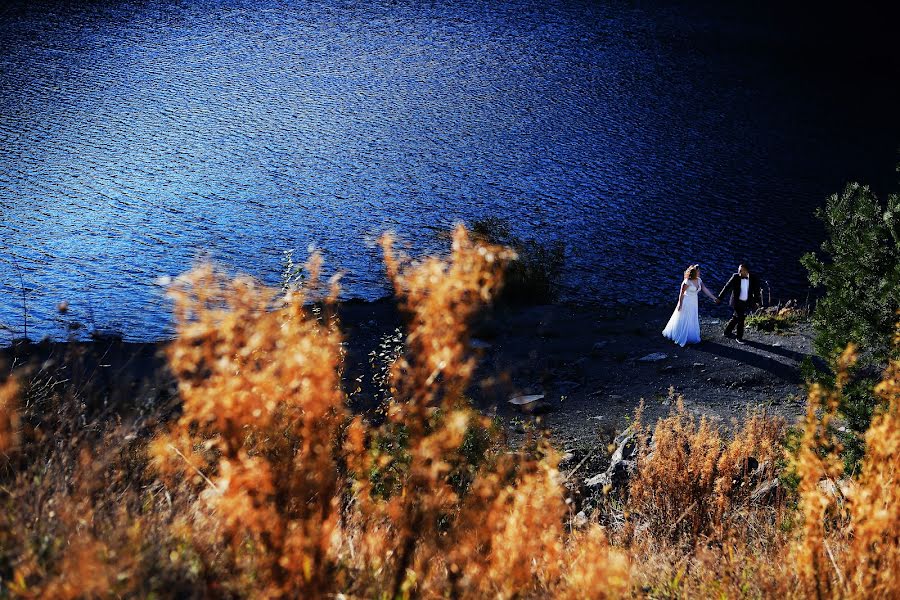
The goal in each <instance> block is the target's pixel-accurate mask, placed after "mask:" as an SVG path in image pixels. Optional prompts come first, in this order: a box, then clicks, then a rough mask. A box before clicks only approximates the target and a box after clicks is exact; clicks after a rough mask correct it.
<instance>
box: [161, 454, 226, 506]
mask: <svg viewBox="0 0 900 600" xmlns="http://www.w3.org/2000/svg"><path fill="white" fill-rule="evenodd" d="M169 448H171V449H172V450H174V451H175V454H177V455H178V456H180V457H181V458H182V459H183V460H184V462H185V463H187V465H188V466H189V467H190V468H192V469H193V470H195V471H196V472H197V475H199V476H200V477H202V478H203V481H205V482H206V483H207V485H209V487H210V488H212V490H213V491H214V492H215V493H217V494H219V495H220V496H221V495H222V490H220V489H219V488H217V487H216V484H214V483H213V482H212V481H210V479H209V477H207V476H206V475H204V474H203V471H201V470H200V469H198V468H197V467H195V466H194V464H193V463H192V462H191V461H189V460H188V458H187V456H185V455H184V454H182V453H181V450H179V449H178V448H176V447H175V446H173V445H172V444H169Z"/></svg>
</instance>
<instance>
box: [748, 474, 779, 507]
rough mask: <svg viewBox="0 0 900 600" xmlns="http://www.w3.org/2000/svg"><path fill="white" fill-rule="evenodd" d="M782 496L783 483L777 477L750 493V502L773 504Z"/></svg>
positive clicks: (761, 484) (764, 482)
mask: <svg viewBox="0 0 900 600" xmlns="http://www.w3.org/2000/svg"><path fill="white" fill-rule="evenodd" d="M780 495H781V482H779V481H778V478H777V477H774V478H772V479H770V480H768V481H763V482H762V483H760V484H759V485H758V486H756V489H754V490H753V491H752V492H750V502H752V503H754V504H772V503H773V502H775V501H776V500H778V497H779V496H780Z"/></svg>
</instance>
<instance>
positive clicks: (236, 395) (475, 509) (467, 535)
mask: <svg viewBox="0 0 900 600" xmlns="http://www.w3.org/2000/svg"><path fill="white" fill-rule="evenodd" d="M384 250H385V259H386V263H387V266H388V274H389V276H390V279H391V281H392V283H393V285H394V289H395V292H396V295H397V297H398V299H399V301H400V305H401V307H402V308H403V310H404V313H405V315H406V318H407V325H408V327H407V336H406V339H405V343H404V352H403V353H401V354H400V355H399V357H398V358H397V360H396V361H395V363H394V364H393V365H392V367H391V369H390V382H389V386H390V388H391V389H390V390H389V391H390V393H389V394H387V395H388V397H389V401H388V404H387V406H386V407H385V409H386V415H387V418H386V419H385V420H384V422H383V423H380V424H377V425H376V424H373V423H370V422H368V421H367V420H366V419H364V418H363V417H362V416H359V415H357V416H354V415H353V414H351V413H350V412H349V410H348V409H347V406H348V402H347V397H346V394H345V392H344V390H342V389H341V372H342V368H343V356H344V350H343V346H342V342H343V337H342V335H341V332H340V327H339V323H338V322H337V319H336V318H335V316H334V313H333V310H332V308H333V303H334V298H335V297H336V293H335V292H336V287H335V285H334V283H332V285H330V286H320V284H319V281H318V276H317V275H318V268H319V259H318V258H315V257H314V258H313V259H312V260H311V262H310V265H309V268H310V277H309V278H308V279H307V281H308V282H309V283H308V284H307V285H306V286H304V287H303V288H302V289H291V290H289V291H288V293H287V295H286V296H278V295H277V294H276V293H275V292H273V291H271V290H267V289H265V288H263V287H261V286H260V285H258V284H257V283H256V282H254V281H253V280H250V279H247V278H238V279H235V280H231V279H229V278H227V277H224V276H223V275H222V274H220V273H218V272H216V271H215V270H214V269H212V268H210V267H200V268H198V269H196V270H194V271H193V272H191V273H189V274H187V275H185V276H184V277H182V278H180V279H179V280H178V281H177V282H176V284H175V285H174V286H173V288H172V294H173V298H174V300H175V315H176V321H177V326H178V337H177V339H176V340H175V341H173V342H172V344H171V345H170V346H169V348H168V357H169V364H170V367H171V369H172V372H173V374H174V375H175V376H176V377H177V380H178V407H177V410H176V412H175V414H174V415H173V414H169V413H167V412H166V411H164V410H160V411H159V412H158V413H157V414H150V415H141V416H139V417H137V418H134V419H132V420H130V421H129V420H121V421H120V420H116V419H113V420H110V419H108V418H107V417H104V418H100V417H98V416H91V415H89V414H88V413H87V412H85V410H84V402H83V399H82V398H79V397H78V396H77V394H76V393H74V392H72V391H67V390H65V389H56V388H53V390H55V391H51V392H46V393H45V394H44V396H42V397H41V399H40V402H37V403H36V402H35V399H34V397H33V396H34V394H35V393H36V392H35V390H40V389H50V388H46V386H44V387H41V386H40V385H36V384H35V383H34V381H32V382H31V383H29V382H26V381H25V380H22V379H20V381H19V383H18V384H17V383H15V382H14V379H13V378H9V380H8V381H7V382H6V383H4V384H2V385H0V451H2V452H3V456H4V459H5V462H4V464H3V470H2V472H0V499H2V503H0V506H2V512H0V597H24V598H106V597H148V596H154V597H193V598H207V597H215V598H219V597H226V598H296V597H303V598H324V597H329V598H333V597H343V598H385V599H393V598H437V597H440V598H447V597H451V598H484V597H490V598H544V597H558V598H619V597H653V598H692V597H696V598H706V597H722V598H737V597H753V598H763V597H786V598H803V597H819V598H838V597H854V598H892V597H898V596H900V588H898V583H897V573H898V570H900V539H898V536H900V522H898V521H900V517H898V511H897V510H896V507H897V502H898V500H900V497H898V496H900V480H898V477H897V475H898V466H900V465H898V460H900V459H898V456H900V452H898V451H900V421H898V419H900V414H898V410H900V384H898V381H897V378H898V369H900V366H898V364H896V363H894V364H891V366H890V368H889V369H888V370H887V372H886V373H885V377H884V380H883V382H882V383H881V384H880V385H879V387H878V393H879V394H880V397H881V398H883V400H884V402H885V406H886V408H885V410H884V411H883V413H881V414H880V415H879V416H878V417H877V418H876V419H875V420H874V421H873V424H872V427H871V429H870V431H869V433H868V434H867V437H866V445H867V454H866V457H865V459H864V462H863V466H862V469H861V471H860V472H859V474H858V476H857V477H856V478H855V479H854V480H849V479H846V478H845V479H843V480H842V479H841V477H842V473H841V463H840V460H839V456H838V452H839V450H840V448H839V445H838V443H837V440H836V438H835V436H834V435H833V432H832V429H833V426H834V419H835V418H836V410H837V406H838V401H839V399H840V388H841V385H842V384H843V383H844V381H845V380H846V369H847V367H849V365H850V364H851V363H852V361H853V356H854V352H853V350H852V349H850V350H848V352H847V353H845V355H844V357H843V359H842V363H841V369H840V370H839V375H838V385H837V387H836V389H834V390H826V389H823V388H820V387H814V388H812V389H811V392H810V403H809V411H808V413H807V416H806V419H805V422H804V424H803V435H802V439H801V443H800V449H799V451H798V452H797V453H796V455H795V456H794V457H793V467H792V468H793V470H794V472H796V474H797V475H798V476H799V480H800V484H799V488H798V490H797V492H796V494H795V495H793V496H792V495H791V494H793V492H792V491H791V490H790V489H788V490H786V491H785V490H784V489H782V492H781V494H780V495H776V497H775V498H774V499H772V498H766V499H763V500H754V499H753V498H752V496H751V493H752V491H753V489H754V487H755V486H756V485H757V484H758V483H760V482H770V483H771V482H772V481H773V480H774V479H775V478H776V477H778V476H779V474H780V468H781V465H783V464H785V462H786V461H787V459H788V458H789V457H787V456H786V455H785V454H784V450H783V439H782V436H783V424H782V423H781V422H779V421H778V420H774V419H770V418H767V417H765V416H764V415H759V414H750V415H748V416H747V417H746V419H744V420H743V421H742V422H740V423H735V424H733V425H732V426H731V427H730V428H729V430H728V431H727V432H726V431H724V430H721V429H720V428H718V427H716V426H714V425H713V424H712V423H711V422H710V421H708V420H706V419H702V418H701V419H699V420H697V419H696V418H694V417H693V416H692V415H690V413H688V412H687V411H686V410H685V408H684V406H683V404H682V403H681V401H680V400H677V399H676V403H675V408H674V410H673V412H672V414H671V415H670V416H669V417H668V418H665V419H662V420H660V421H659V422H658V423H657V424H656V425H655V427H654V428H653V432H652V442H648V441H647V440H648V438H649V437H650V436H649V433H650V432H649V431H648V430H646V429H645V428H643V427H642V426H641V425H640V423H639V422H638V423H637V424H636V429H637V430H638V432H639V449H638V459H637V468H636V473H635V475H634V476H633V478H632V480H631V483H630V485H629V486H628V488H627V490H625V493H624V494H623V495H622V496H620V497H617V498H613V497H610V498H608V500H607V502H606V503H605V504H603V505H602V508H601V509H600V510H598V512H597V513H596V514H595V515H594V518H593V520H590V521H589V522H588V523H587V524H577V525H576V520H575V519H573V515H572V508H571V505H570V504H569V502H570V500H569V499H568V491H567V488H566V486H565V481H564V477H563V476H562V475H561V473H560V472H559V470H558V468H557V463H558V456H557V453H556V452H555V450H554V449H553V448H552V445H551V443H550V442H551V441H548V440H544V439H533V440H531V441H529V442H528V443H527V444H525V445H524V446H523V447H522V448H519V449H517V450H515V451H513V452H511V451H510V450H509V449H508V448H506V447H505V446H504V445H503V442H502V440H501V439H499V438H498V437H497V436H496V435H495V434H494V433H493V428H492V425H491V423H490V422H489V421H488V420H487V419H486V418H485V417H484V416H482V415H480V414H479V413H478V412H476V411H474V410H473V409H472V408H471V407H470V406H469V403H468V402H467V400H466V398H465V392H466V390H467V389H468V388H469V386H470V383H471V378H472V375H473V372H474V368H475V362H474V358H473V354H472V353H471V352H470V349H469V346H468V323H469V321H470V320H471V318H472V317H473V316H474V315H475V314H476V313H477V311H478V310H479V309H480V308H481V307H483V306H484V305H485V304H487V303H489V302H490V301H491V300H492V299H493V298H495V297H496V295H497V294H498V293H499V291H500V289H501V287H502V275H503V270H504V267H505V266H506V264H507V263H508V262H509V261H510V260H512V259H513V258H514V256H513V255H512V253H510V252H509V251H507V250H505V249H503V248H498V247H492V246H486V245H483V244H480V243H476V242H473V241H472V240H471V239H470V238H469V236H468V234H467V233H466V231H465V230H464V229H462V228H460V229H457V230H456V231H455V232H454V234H453V245H452V247H451V251H450V253H449V255H448V256H447V257H446V258H445V259H438V258H429V259H425V260H423V261H420V262H413V261H410V260H408V259H404V258H401V257H398V256H396V255H395V253H394V251H393V248H392V244H391V239H390V238H385V240H384ZM326 287H327V289H324V288H326ZM35 407H39V410H37V409H36V408H35ZM751 459H752V460H751ZM823 481H825V483H824V484H823ZM828 482H833V485H832V484H829V483H828ZM601 523H602V524H605V525H601Z"/></svg>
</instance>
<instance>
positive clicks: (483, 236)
mask: <svg viewBox="0 0 900 600" xmlns="http://www.w3.org/2000/svg"><path fill="white" fill-rule="evenodd" d="M471 232H472V237H474V238H475V239H476V240H479V241H481V242H485V243H489V244H497V245H501V246H507V247H509V248H512V249H513V250H515V251H516V254H518V259H517V260H515V261H513V262H511V263H510V264H509V266H508V267H507V269H506V274H505V277H504V284H503V291H502V292H501V294H500V298H499V299H498V300H499V302H505V303H508V304H550V303H552V302H555V301H556V300H557V299H558V298H559V286H560V279H561V277H562V268H563V265H564V264H565V245H564V244H563V243H562V242H560V241H554V242H550V243H548V244H542V243H540V242H538V241H537V240H534V239H531V238H528V239H523V238H520V237H517V236H515V235H514V234H513V233H512V230H511V228H510V225H509V221H507V220H506V219H502V218H499V217H487V218H484V219H479V220H477V221H475V222H474V223H472V227H471Z"/></svg>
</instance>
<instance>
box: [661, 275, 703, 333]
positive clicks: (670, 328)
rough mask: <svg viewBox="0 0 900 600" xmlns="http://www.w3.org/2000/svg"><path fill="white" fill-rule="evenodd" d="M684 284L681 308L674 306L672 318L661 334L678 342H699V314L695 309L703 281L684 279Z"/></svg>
mask: <svg viewBox="0 0 900 600" xmlns="http://www.w3.org/2000/svg"><path fill="white" fill-rule="evenodd" d="M684 284H685V285H687V290H685V292H684V298H683V299H682V301H681V310H678V306H677V305H676V306H675V312H673V313H672V318H671V319H669V322H668V323H667V324H666V328H665V329H663V332H662V333H663V335H664V336H666V337H667V338H669V339H670V340H672V341H673V342H675V343H676V344H678V345H679V346H682V347H683V346H684V345H685V344H696V343H698V342H700V315H699V311H698V310H697V305H698V304H699V298H698V295H699V294H700V290H701V288H702V287H703V283H702V282H701V281H700V280H699V279H698V280H697V283H696V284H694V283H693V282H691V281H689V280H687V279H685V280H684Z"/></svg>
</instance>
